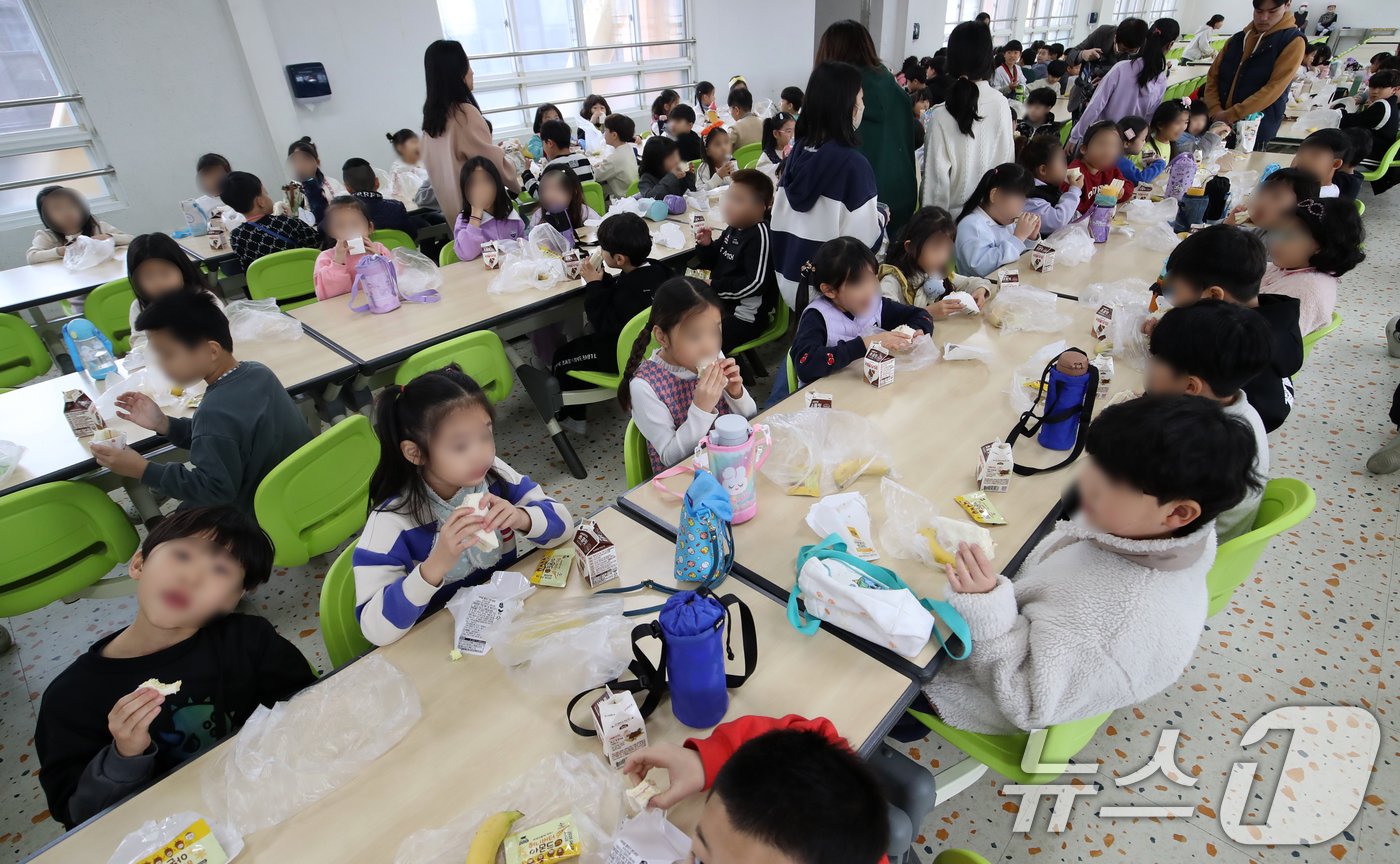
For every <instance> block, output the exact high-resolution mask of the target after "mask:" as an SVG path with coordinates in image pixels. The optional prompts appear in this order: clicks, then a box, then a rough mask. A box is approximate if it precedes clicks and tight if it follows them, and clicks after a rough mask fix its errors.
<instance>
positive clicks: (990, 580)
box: [924, 396, 1260, 733]
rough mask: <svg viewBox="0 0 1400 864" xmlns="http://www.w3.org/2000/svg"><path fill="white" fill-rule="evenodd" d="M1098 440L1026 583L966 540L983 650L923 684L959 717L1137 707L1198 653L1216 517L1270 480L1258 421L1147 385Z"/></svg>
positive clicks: (1015, 723)
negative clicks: (1257, 438)
mask: <svg viewBox="0 0 1400 864" xmlns="http://www.w3.org/2000/svg"><path fill="white" fill-rule="evenodd" d="M1085 449H1086V452H1087V453H1088V455H1089V459H1088V462H1087V464H1085V466H1084V467H1083V469H1081V471H1080V474H1079V478H1078V498H1079V512H1078V513H1077V514H1076V515H1075V517H1074V518H1073V519H1071V520H1069V521H1066V522H1060V523H1058V524H1057V525H1056V526H1055V528H1054V530H1053V531H1051V532H1050V535H1049V536H1048V537H1046V538H1045V539H1044V540H1042V541H1041V542H1040V543H1039V544H1038V545H1037V546H1036V548H1035V549H1034V550H1033V551H1032V552H1031V554H1030V555H1029V556H1028V557H1027V558H1026V561H1025V563H1024V564H1023V565H1022V566H1021V570H1020V573H1019V574H1018V575H1017V577H1016V581H1015V582H1014V583H1013V582H1012V581H1011V580H1009V579H1007V578H1006V577H1005V576H1001V575H998V573H997V570H996V568H995V567H994V566H993V565H992V564H991V563H990V562H988V561H987V559H986V557H985V556H984V555H983V553H982V551H981V549H980V548H977V547H969V546H968V545H967V544H965V543H964V544H960V545H959V548H958V552H957V563H956V565H952V564H950V565H947V573H948V598H949V600H950V601H951V602H952V604H953V605H954V606H955V607H956V608H957V610H958V611H959V612H960V613H962V616H963V618H965V619H966V620H967V625H968V629H969V631H970V632H971V635H972V654H971V656H969V657H968V659H966V660H964V661H962V662H960V663H950V664H947V665H946V666H945V667H944V669H943V670H942V671H940V672H939V674H938V676H937V677H935V678H934V679H933V681H931V682H930V683H929V684H928V685H926V686H925V688H924V693H925V695H927V696H928V698H929V701H931V702H932V703H933V705H934V708H935V709H936V710H937V711H938V714H939V715H940V716H941V717H942V718H943V720H944V721H945V722H947V723H949V724H951V725H953V726H957V727H959V728H962V729H969V730H972V731H976V732H989V733H1011V732H1016V731H1018V730H1031V729H1039V728H1044V727H1046V726H1051V725H1053V724H1056V723H1065V722H1068V721H1071V720H1079V719H1083V718H1085V717H1092V716H1094V715H1095V714H1101V713H1103V712H1105V711H1112V710H1114V709H1117V708H1122V707H1124V706H1126V705H1132V704H1136V703H1138V702H1141V701H1143V700H1145V699H1147V698H1149V697H1151V696H1152V695H1154V694H1156V693H1158V692H1160V691H1162V690H1164V689H1166V688H1167V687H1168V686H1169V685H1171V684H1172V683H1173V682H1174V681H1176V679H1177V678H1179V677H1180V676H1181V673H1182V672H1183V671H1184V670H1185V668H1186V664H1187V663H1188V662H1189V661H1190V660H1191V655H1192V654H1194V653H1195V650H1196V643H1197V641H1198V640H1199V639H1200V635H1201V630H1202V628H1203V627H1204V625H1205V618H1206V601H1207V597H1206V572H1207V571H1208V570H1209V569H1210V566H1211V564H1212V563H1213V562H1214V561H1215V517H1216V516H1217V515H1219V514H1220V513H1222V512H1224V511H1226V510H1228V509H1230V508H1231V507H1233V506H1235V505H1236V504H1238V503H1239V502H1240V500H1241V499H1242V498H1244V496H1245V494H1246V492H1248V491H1249V490H1251V489H1254V488H1257V487H1258V486H1259V484H1260V481H1259V478H1257V477H1256V476H1255V475H1254V472H1253V464H1254V458H1255V442H1254V433H1253V432H1252V431H1251V430H1250V428H1249V427H1248V426H1247V425H1246V424H1245V423H1244V422H1242V421H1240V420H1239V419H1237V418H1234V417H1230V416H1228V415H1227V414H1226V413H1225V412H1224V411H1222V410H1221V408H1220V406H1219V405H1217V404H1215V403H1214V402H1212V401H1210V400H1206V399H1198V398H1195V397H1191V396H1144V397H1142V398H1140V399H1134V400H1133V401H1131V402H1127V403H1124V404H1122V405H1114V406H1110V407H1108V408H1106V409H1104V412H1103V413H1102V414H1100V415H1099V417H1098V419H1096V420H1095V421H1094V422H1093V425H1091V426H1090V427H1089V431H1088V434H1087V437H1086V439H1085Z"/></svg>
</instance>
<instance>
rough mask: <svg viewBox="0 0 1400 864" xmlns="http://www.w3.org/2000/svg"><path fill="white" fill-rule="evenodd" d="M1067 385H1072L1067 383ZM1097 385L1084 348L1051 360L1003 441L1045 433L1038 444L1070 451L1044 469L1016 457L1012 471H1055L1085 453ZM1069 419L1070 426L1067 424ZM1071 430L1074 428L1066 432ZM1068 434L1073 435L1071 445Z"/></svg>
mask: <svg viewBox="0 0 1400 864" xmlns="http://www.w3.org/2000/svg"><path fill="white" fill-rule="evenodd" d="M1070 384H1072V385H1073V387H1070V386H1068V385H1070ZM1081 387H1082V389H1081ZM1098 387H1099V370H1098V368H1097V367H1096V366H1094V365H1092V364H1090V363H1089V355H1088V354H1086V353H1085V352H1084V351H1083V350H1081V349H1079V348H1069V349H1066V350H1065V351H1062V352H1060V354H1059V355H1058V356H1057V357H1055V359H1054V360H1051V361H1050V363H1049V364H1048V365H1046V367H1045V371H1044V372H1042V373H1041V375H1040V386H1039V387H1038V388H1037V389H1036V393H1035V401H1034V402H1032V403H1031V407H1030V408H1028V409H1027V410H1026V412H1025V413H1024V414H1022V415H1021V417H1020V419H1019V420H1017V421H1016V425H1015V426H1014V427H1012V429H1011V431H1010V432H1008V433H1007V435H1006V443H1007V444H1013V445H1014V444H1015V443H1016V439H1017V438H1020V437H1021V436H1025V437H1028V438H1029V437H1030V436H1032V435H1035V434H1037V433H1038V432H1040V433H1041V434H1042V436H1045V433H1047V432H1048V433H1050V434H1049V436H1048V437H1049V438H1050V440H1049V442H1048V443H1047V441H1046V440H1045V437H1042V440H1041V444H1042V445H1043V446H1046V447H1050V448H1051V449H1060V450H1070V454H1069V455H1068V456H1066V457H1065V458H1064V460H1063V461H1061V462H1058V463H1056V464H1054V465H1051V466H1049V467H1047V468H1034V467H1032V466H1030V465H1024V464H1022V462H1021V459H1020V458H1019V457H1018V458H1017V460H1016V464H1015V466H1014V467H1013V468H1012V469H1011V470H1013V471H1015V472H1016V473H1017V474H1020V475H1021V476H1022V477H1029V476H1030V475H1032V474H1039V473H1041V472H1042V471H1058V470H1059V469H1061V468H1063V467H1065V466H1066V465H1068V464H1070V463H1071V462H1073V461H1074V460H1075V459H1078V458H1079V454H1080V453H1082V452H1084V435H1085V433H1086V432H1087V431H1088V429H1089V419H1090V418H1091V417H1092V416H1093V414H1094V396H1095V394H1096V392H1097V390H1098ZM1081 393H1082V398H1080V394H1081ZM1042 399H1044V400H1045V407H1044V409H1043V410H1042V412H1041V414H1040V416H1036V413H1035V412H1036V409H1037V408H1039V407H1040V402H1041V400H1042ZM1071 421H1072V422H1073V426H1070V425H1068V424H1070V423H1071ZM1070 429H1072V430H1073V431H1072V432H1069V430H1070ZM1042 430H1044V431H1042ZM1066 433H1068V434H1066ZM1070 434H1072V435H1073V444H1072V445H1071V444H1070V437H1069V435H1070ZM1057 445H1063V446H1057Z"/></svg>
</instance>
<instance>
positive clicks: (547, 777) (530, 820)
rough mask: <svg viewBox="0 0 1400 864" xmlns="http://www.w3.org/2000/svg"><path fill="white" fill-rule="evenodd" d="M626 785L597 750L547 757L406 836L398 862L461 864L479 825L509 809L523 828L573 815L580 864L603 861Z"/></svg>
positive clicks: (621, 811)
mask: <svg viewBox="0 0 1400 864" xmlns="http://www.w3.org/2000/svg"><path fill="white" fill-rule="evenodd" d="M625 787H626V781H625V780H624V778H623V775H622V772H620V771H614V770H612V769H611V768H610V767H608V765H607V763H606V762H604V761H603V759H602V757H601V756H598V755H596V754H593V753H590V754H588V755H587V756H575V755H573V754H572V753H557V754H555V755H553V756H546V757H545V758H544V759H542V760H540V762H539V763H537V764H536V765H535V766H534V767H532V768H530V769H529V770H528V771H526V772H525V773H524V774H521V775H520V776H518V777H517V778H515V779H514V780H512V781H511V782H509V783H507V784H506V785H504V786H501V787H499V788H497V789H494V790H492V791H491V794H490V795H488V796H486V798H485V799H484V800H483V801H482V802H481V803H480V804H478V805H477V806H476V807H473V808H472V809H470V810H468V811H466V812H465V813H463V814H462V815H460V816H458V817H457V818H455V819H453V820H452V821H451V822H448V823H447V824H446V825H443V826H441V827H439V828H424V829H421V830H418V831H415V832H413V833H412V834H410V835H408V836H407V837H405V838H404V839H403V842H402V843H400V844H399V848H398V851H397V852H396V853H395V855H394V864H461V862H462V859H463V858H465V857H466V852H467V849H468V848H469V847H470V846H471V842H472V838H473V837H474V836H475V835H476V831H477V829H478V828H479V827H481V823H482V822H484V821H486V819H488V818H490V817H491V816H492V815H494V814H496V813H500V812H502V811H505V810H519V811H520V812H521V816H520V818H519V819H518V820H517V821H516V822H515V827H516V828H518V829H521V830H525V829H529V828H533V827H534V826H536V825H539V824H541V823H543V822H547V821H548V820H550V819H556V818H558V817H560V816H563V815H565V814H572V815H573V818H574V827H575V828H577V829H578V832H579V839H580V841H581V842H582V846H583V854H582V855H580V856H579V858H578V861H579V864H604V862H605V861H607V856H608V850H609V849H610V848H612V845H613V840H614V838H615V837H616V834H617V829H618V826H619V824H620V823H621V821H622V819H623V817H624V816H625V815H626V808H625V805H624V803H623V802H624V793H625Z"/></svg>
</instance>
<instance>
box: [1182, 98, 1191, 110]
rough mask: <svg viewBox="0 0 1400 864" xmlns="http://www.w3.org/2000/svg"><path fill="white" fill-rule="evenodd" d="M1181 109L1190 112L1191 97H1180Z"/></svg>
mask: <svg viewBox="0 0 1400 864" xmlns="http://www.w3.org/2000/svg"><path fill="white" fill-rule="evenodd" d="M1181 107H1183V108H1185V109H1187V110H1188V111H1189V110H1191V97H1190V96H1182V97H1181Z"/></svg>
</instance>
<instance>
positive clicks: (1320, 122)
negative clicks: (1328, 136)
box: [1294, 108, 1342, 135]
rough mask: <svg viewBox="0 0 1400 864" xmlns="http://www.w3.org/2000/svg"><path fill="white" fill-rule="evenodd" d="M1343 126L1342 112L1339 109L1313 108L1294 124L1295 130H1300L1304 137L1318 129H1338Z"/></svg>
mask: <svg viewBox="0 0 1400 864" xmlns="http://www.w3.org/2000/svg"><path fill="white" fill-rule="evenodd" d="M1341 125H1342V112H1341V111H1340V110H1339V109H1337V108H1313V109H1312V110H1311V111H1308V112H1306V113H1304V114H1303V115H1302V116H1301V117H1299V118H1298V121H1297V122H1296V123H1295V124H1294V128H1295V129H1298V130H1300V131H1301V132H1302V133H1303V134H1304V135H1310V134H1312V133H1313V132H1316V131H1317V130H1318V129H1336V128H1337V127H1338V126H1341Z"/></svg>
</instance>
